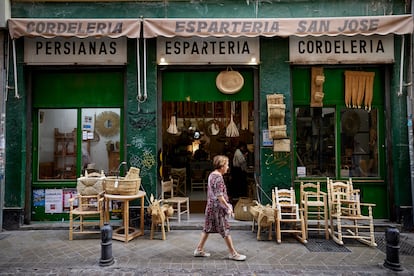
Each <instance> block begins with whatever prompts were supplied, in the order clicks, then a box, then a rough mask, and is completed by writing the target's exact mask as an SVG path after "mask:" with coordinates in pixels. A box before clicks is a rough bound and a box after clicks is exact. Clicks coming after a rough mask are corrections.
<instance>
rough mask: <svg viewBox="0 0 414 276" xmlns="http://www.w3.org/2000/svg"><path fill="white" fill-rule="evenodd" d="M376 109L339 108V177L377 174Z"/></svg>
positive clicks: (374, 175)
mask: <svg viewBox="0 0 414 276" xmlns="http://www.w3.org/2000/svg"><path fill="white" fill-rule="evenodd" d="M377 114H378V110H377V109H373V110H371V111H370V112H368V111H366V110H363V109H342V110H341V141H342V143H341V145H342V146H341V177H349V176H350V177H376V176H378V143H377V141H378V131H377V129H378V127H377V126H378V124H377Z"/></svg>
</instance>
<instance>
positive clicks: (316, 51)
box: [289, 35, 394, 64]
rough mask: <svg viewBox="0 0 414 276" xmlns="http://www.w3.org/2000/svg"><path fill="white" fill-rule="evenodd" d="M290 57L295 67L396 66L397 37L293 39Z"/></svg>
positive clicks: (290, 44)
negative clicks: (312, 65)
mask: <svg viewBox="0 0 414 276" xmlns="http://www.w3.org/2000/svg"><path fill="white" fill-rule="evenodd" d="M289 56H290V57H289V60H290V62H291V63H296V64H318V63H325V64H337V63H343V64H350V63H393V62H394V36H393V35H387V36H377V35H374V36H352V37H349V36H336V37H327V36H323V37H295V36H292V37H290V38H289Z"/></svg>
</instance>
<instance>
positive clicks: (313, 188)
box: [300, 181, 329, 240]
mask: <svg viewBox="0 0 414 276" xmlns="http://www.w3.org/2000/svg"><path fill="white" fill-rule="evenodd" d="M327 201H328V199H327V195H326V193H325V192H323V191H321V185H320V182H319V181H317V182H315V183H313V182H307V183H305V182H303V181H302V182H301V183H300V208H301V209H302V210H303V219H304V221H305V227H306V238H309V231H312V232H317V234H318V235H319V234H320V233H321V232H322V233H325V238H326V239H327V240H329V229H328V202H327Z"/></svg>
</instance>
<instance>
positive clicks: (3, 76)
mask: <svg viewBox="0 0 414 276" xmlns="http://www.w3.org/2000/svg"><path fill="white" fill-rule="evenodd" d="M6 34H7V33H6V32H4V33H3V39H2V41H1V42H2V44H3V55H2V58H3V62H4V65H5V66H1V69H0V80H1V84H0V93H1V96H0V159H1V160H0V232H1V231H3V209H4V193H5V190H6V185H5V161H6V146H5V143H6V142H5V137H6V133H5V129H6V128H5V123H6V101H7V92H8V74H9V41H10V40H9V39H8V36H7V35H6Z"/></svg>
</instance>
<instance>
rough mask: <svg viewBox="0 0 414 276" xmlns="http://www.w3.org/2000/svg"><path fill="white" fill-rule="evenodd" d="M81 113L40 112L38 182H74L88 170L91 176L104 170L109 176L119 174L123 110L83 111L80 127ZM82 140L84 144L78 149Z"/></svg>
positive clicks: (62, 111) (65, 111) (69, 111)
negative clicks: (79, 141)
mask: <svg viewBox="0 0 414 276" xmlns="http://www.w3.org/2000/svg"><path fill="white" fill-rule="evenodd" d="M78 112H79V111H78V109H40V110H39V113H38V116H39V117H38V122H39V127H38V129H39V131H38V179H39V180H58V179H59V180H73V179H76V177H77V175H78V174H79V172H81V173H84V171H85V170H87V171H88V172H89V173H90V172H100V171H101V170H103V171H104V172H105V173H106V174H109V175H110V174H115V173H116V172H117V169H118V166H119V163H120V109H119V108H112V109H108V108H85V109H81V110H80V116H81V118H82V119H81V125H80V126H78ZM80 136H81V137H82V138H81V141H82V142H81V145H78V137H80ZM78 156H79V157H80V158H78ZM78 162H80V164H79V163H78Z"/></svg>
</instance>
